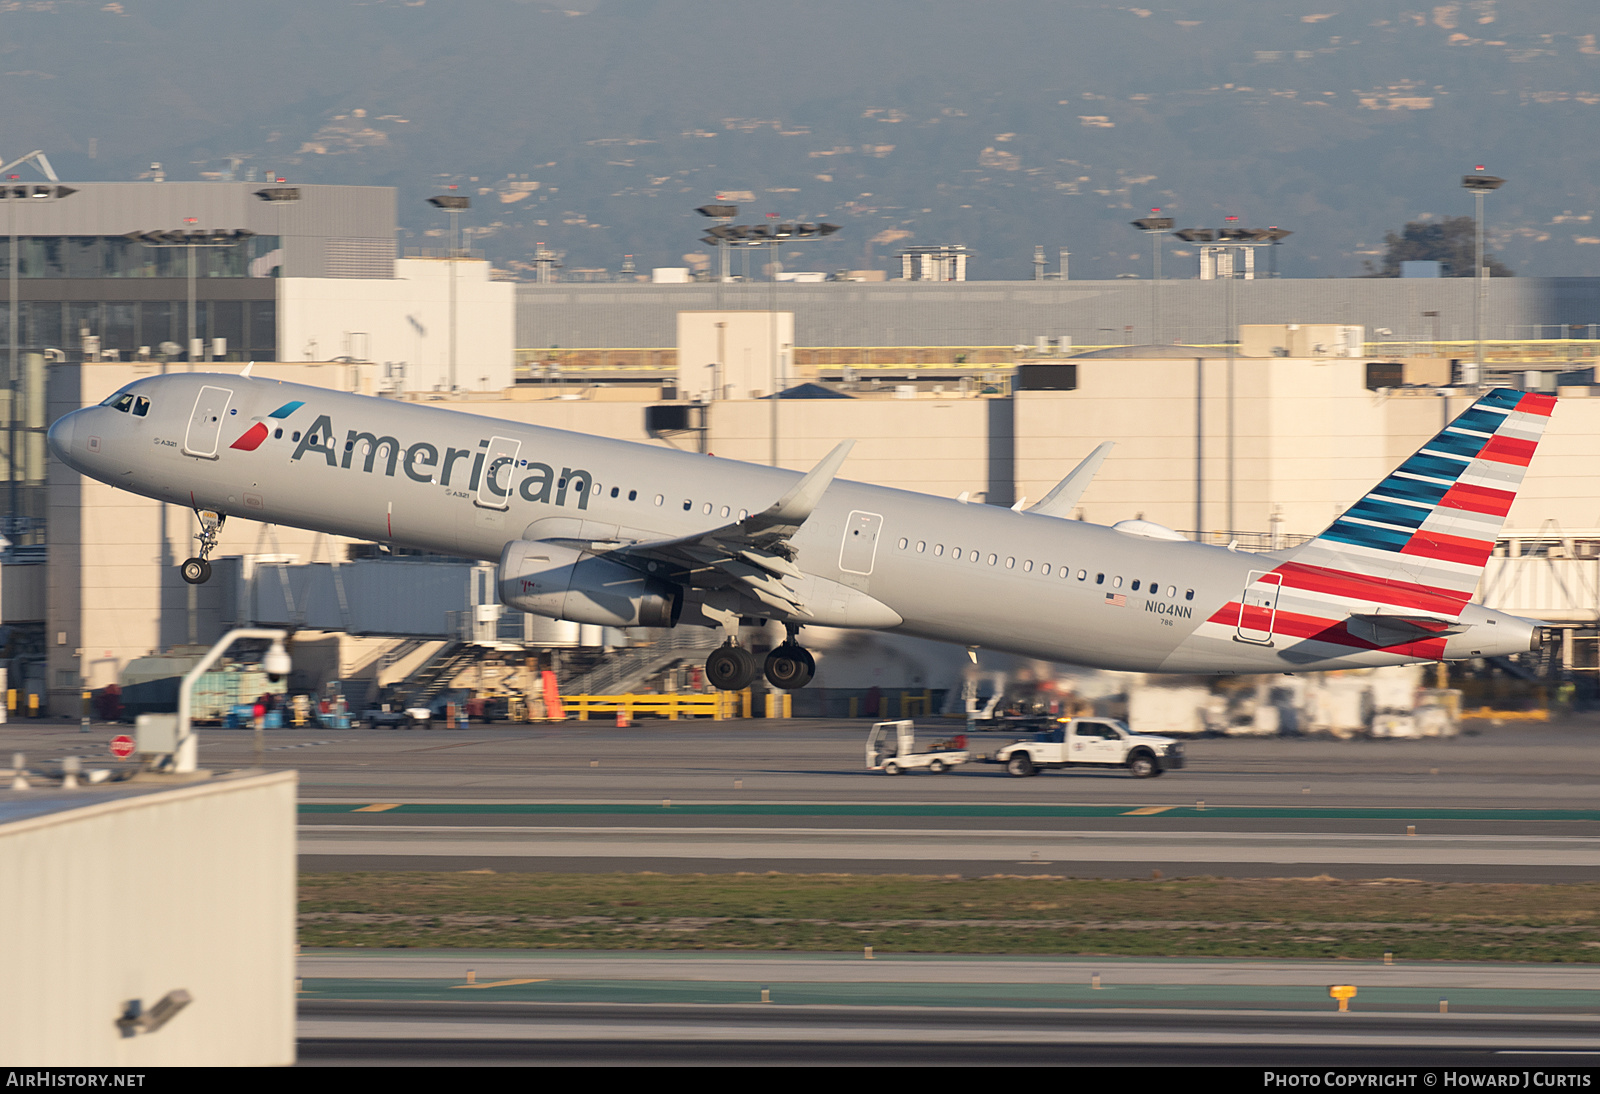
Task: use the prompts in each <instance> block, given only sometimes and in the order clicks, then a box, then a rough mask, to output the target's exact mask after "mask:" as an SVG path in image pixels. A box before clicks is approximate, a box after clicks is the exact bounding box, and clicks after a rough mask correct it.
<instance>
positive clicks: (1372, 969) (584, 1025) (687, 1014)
mask: <svg viewBox="0 0 1600 1094" xmlns="http://www.w3.org/2000/svg"><path fill="white" fill-rule="evenodd" d="M469 970H471V971H470V973H469ZM300 972H301V974H302V976H303V977H304V978H305V979H304V980H303V981H302V984H303V985H304V987H303V994H302V996H301V1018H300V1026H299V1036H300V1051H301V1059H302V1062H304V1063H308V1064H360V1063H373V1062H385V1061H387V1062H391V1063H392V1062H395V1061H401V1060H403V1061H407V1062H414V1063H433V1064H445V1063H448V1064H455V1065H460V1064H473V1063H509V1062H547V1063H548V1062H563V1063H575V1064H617V1063H628V1064H663V1065H666V1064H678V1063H698V1064H704V1063H707V1062H715V1063H722V1064H730V1063H738V1064H752V1063H773V1062H792V1063H880V1064H881V1063H902V1064H903V1063H947V1064H963V1065H972V1064H984V1065H1004V1064H1024V1063H1027V1064H1036V1063H1093V1064H1110V1065H1129V1064H1135V1065H1143V1066H1148V1065H1206V1064H1231V1065H1236V1066H1274V1067H1289V1066H1329V1067H1357V1066H1359V1067H1367V1068H1372V1067H1439V1066H1460V1067H1467V1066H1472V1067H1508V1066H1520V1067H1527V1066H1529V1065H1530V1063H1532V1064H1533V1065H1534V1066H1538V1067H1544V1068H1553V1067H1570V1066H1592V1065H1593V1064H1594V1063H1595V1061H1596V1058H1597V1052H1600V1042H1597V1041H1596V1038H1595V1030H1596V1025H1597V1022H1600V1019H1597V1015H1600V983H1597V982H1596V980H1595V977H1594V975H1593V974H1592V973H1591V972H1590V971H1589V970H1587V969H1583V968H1577V967H1572V966H1525V965H1524V966H1484V965H1464V964H1463V965H1414V966H1384V965H1379V964H1371V963H1363V962H1350V963H1337V964H1336V963H1332V962H1229V961H1139V960H1130V959H1105V960H1098V961H1096V960H1084V959H1072V960H1064V959H1052V958H1017V959H992V958H918V957H898V958H890V959H879V960H877V961H872V962H868V961H864V960H862V959H861V958H860V957H859V956H857V957H844V956H837V955H726V956H723V955H718V956H707V955H699V954H681V953H675V954H581V955H573V954H539V955H520V954H518V955H511V954H504V953H440V952H435V953H407V954H403V955H395V954H383V953H361V952H355V953H352V952H341V953H334V952H327V951H323V952H316V953H310V954H305V955H302V957H301V959H300ZM1330 982H1339V983H1349V984H1352V985H1355V986H1356V987H1357V995H1356V998H1355V1000H1354V1001H1353V1002H1352V1007H1353V1009H1352V1010H1351V1011H1349V1012H1346V1013H1339V1012H1338V1011H1337V1009H1336V1008H1335V1006H1334V1004H1333V1002H1332V1001H1331V1000H1330V999H1329V998H1328V988H1327V985H1328V984H1329V983H1330ZM1440 1000H1445V1001H1446V1002H1447V1003H1448V1009H1447V1010H1446V1011H1445V1012H1444V1013H1441V1012H1440V1011H1441V1003H1440Z"/></svg>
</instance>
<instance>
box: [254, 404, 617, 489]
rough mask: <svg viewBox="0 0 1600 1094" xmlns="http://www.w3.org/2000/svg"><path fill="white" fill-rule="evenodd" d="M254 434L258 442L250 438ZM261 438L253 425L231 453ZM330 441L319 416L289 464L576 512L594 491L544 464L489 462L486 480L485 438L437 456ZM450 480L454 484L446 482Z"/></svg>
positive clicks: (283, 412) (506, 459)
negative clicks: (318, 464) (319, 461)
mask: <svg viewBox="0 0 1600 1094" xmlns="http://www.w3.org/2000/svg"><path fill="white" fill-rule="evenodd" d="M303 405H304V404H303V403H286V404H285V405H284V406H281V407H279V408H278V409H277V410H275V411H273V412H272V414H271V415H270V417H273V418H277V417H288V415H290V414H292V413H294V411H295V410H297V409H298V408H299V407H301V406H303ZM258 428H259V429H260V434H259V436H257V435H256V431H257V429H258ZM267 432H268V431H267V427H266V425H265V423H263V422H257V423H256V424H255V425H254V426H252V427H251V428H250V429H249V430H248V431H247V432H246V433H245V435H244V436H243V437H240V438H239V440H238V441H235V442H234V444H233V446H232V447H234V448H244V450H245V451H247V452H248V451H254V450H255V448H256V447H257V446H258V445H260V444H261V442H262V441H263V440H265V439H266V437H267ZM335 436H336V434H335V431H334V427H333V420H332V419H331V418H330V417H329V416H328V415H326V414H319V415H318V416H317V419H316V421H314V422H312V423H311V427H310V428H309V429H307V430H306V431H305V432H304V433H303V434H302V435H301V438H300V441H299V443H298V444H297V445H296V446H295V450H294V455H292V456H290V457H289V461H290V462H291V463H294V462H297V461H299V460H301V459H304V458H312V459H314V458H316V457H317V456H321V457H322V458H323V460H325V461H326V462H327V465H328V466H329V467H334V468H338V469H339V470H341V471H352V470H356V469H358V468H359V470H360V471H361V472H362V473H364V474H368V475H371V474H376V473H378V472H379V470H380V464H381V471H382V474H383V475H384V476H385V477H387V478H391V479H392V478H394V477H395V472H396V471H397V470H398V471H400V472H402V473H403V474H404V475H405V477H406V478H408V479H410V480H411V481H412V482H421V483H437V484H438V485H440V486H454V487H455V488H456V489H457V490H466V491H475V490H477V489H479V487H480V485H481V486H482V487H483V488H484V489H486V490H488V492H489V493H491V494H493V495H494V496H496V497H500V498H508V497H510V496H511V494H512V493H513V492H514V493H515V494H516V495H517V496H519V497H521V498H522V500H523V501H529V502H543V503H545V504H547V505H566V504H567V503H568V500H569V499H570V500H571V501H573V502H576V503H577V507H578V508H579V509H587V508H589V495H590V494H591V493H592V492H593V490H594V476H593V475H592V474H590V473H589V472H588V471H585V470H583V469H582V468H573V467H563V468H562V469H561V470H560V472H559V473H558V472H557V471H556V469H555V468H554V467H553V466H552V465H550V464H547V463H541V462H540V461H538V460H516V459H513V458H512V457H510V456H506V455H502V456H498V457H497V458H496V459H495V460H494V462H493V463H492V464H491V465H490V467H489V468H488V471H487V476H486V475H485V469H484V461H485V459H486V458H487V456H488V450H489V441H488V439H487V438H485V439H483V440H480V441H479V442H478V443H477V447H476V448H451V447H448V446H446V447H445V449H444V451H443V452H440V450H439V447H438V446H437V445H434V444H431V443H429V442H428V441H417V442H415V443H413V444H409V445H402V444H401V443H400V441H399V440H397V439H396V438H394V437H388V436H379V435H377V434H374V433H363V432H361V431H359V430H355V429H351V430H348V431H347V432H346V433H345V438H344V443H343V445H342V446H340V445H339V442H337V441H336V440H335V439H334V438H335ZM252 437H254V438H255V439H254V440H253V441H252V442H251V443H250V444H249V445H248V446H246V445H245V441H246V440H248V439H250V438H252ZM341 447H342V449H343V451H342V452H341V451H340V448H341ZM358 460H359V463H358ZM463 462H466V464H467V468H468V470H467V471H466V476H465V477H466V478H467V482H466V483H465V484H463V483H461V482H460V479H461V477H462V473H461V470H460V468H458V465H459V464H462V463H463ZM508 465H509V466H508ZM452 479H454V480H456V481H454V482H452V481H451V480H452ZM519 480H520V481H519Z"/></svg>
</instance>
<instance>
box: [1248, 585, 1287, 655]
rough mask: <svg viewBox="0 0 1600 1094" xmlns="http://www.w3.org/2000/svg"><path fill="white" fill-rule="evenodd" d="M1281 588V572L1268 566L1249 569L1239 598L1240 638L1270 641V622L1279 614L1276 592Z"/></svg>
mask: <svg viewBox="0 0 1600 1094" xmlns="http://www.w3.org/2000/svg"><path fill="white" fill-rule="evenodd" d="M1282 591H1283V576H1282V575H1281V574H1275V573H1272V572H1270V571H1267V570H1251V571H1250V580H1249V581H1248V582H1247V583H1246V584H1245V587H1244V595H1243V596H1241V597H1240V598H1239V627H1238V632H1237V633H1238V637H1239V640H1240V641H1241V642H1256V643H1260V644H1261V645H1269V644H1271V642H1272V626H1273V624H1274V623H1275V622H1277V618H1278V594H1279V593H1280V592H1282Z"/></svg>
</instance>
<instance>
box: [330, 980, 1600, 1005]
mask: <svg viewBox="0 0 1600 1094" xmlns="http://www.w3.org/2000/svg"><path fill="white" fill-rule="evenodd" d="M463 986H465V985H464V984H463V982H462V981H460V980H437V979H402V978H394V979H356V978H348V979H347V978H338V979H334V978H322V977H318V978H308V979H306V980H304V981H303V982H302V985H301V997H302V998H306V997H311V998H317V999H395V1000H405V999H408V1000H439V1001H443V1000H450V1001H457V1002H459V1001H462V1000H463V999H464V998H465V996H464V993H463V992H462V991H460V990H459V989H460V988H462V987H463ZM474 986H475V987H479V988H484V989H486V990H483V991H479V992H474V993H473V994H472V995H471V996H470V998H471V1001H472V1002H485V1001H489V1000H498V1001H503V1002H513V1001H514V1002H529V1003H533V1002H537V1003H699V1004H717V1003H757V1002H760V1001H761V991H762V989H763V988H766V989H768V990H769V991H770V993H771V994H770V1000H771V1002H773V1003H778V1004H789V1005H811V1006H829V1005H831V1006H876V1007H883V1006H918V1007H1129V1006H1158V1007H1173V1006H1178V1007H1207V1006H1210V1007H1217V1006H1222V1007H1228V1008H1234V1009H1237V1008H1245V1009H1250V1008H1263V1009H1287V1010H1330V1011H1331V1010H1334V1009H1337V1007H1336V1004H1335V1003H1333V1001H1332V1000H1330V999H1329V998H1328V989H1327V987H1325V986H1322V985H1315V986H1313V985H1281V986H1279V985H1252V984H1129V985H1120V986H1119V985H1116V984H1104V983H1103V984H1102V986H1101V987H1100V988H1094V987H1092V986H1091V985H1089V984H1003V983H1002V984H994V983H989V984H967V983H933V984H928V983H860V982H857V983H843V984H840V983H816V982H804V981H802V982H794V981H789V982H783V981H760V982H758V981H737V980H622V979H618V980H610V979H604V980H602V979H572V980H565V979H550V980H539V981H529V980H507V981H504V982H503V983H501V984H490V985H483V984H479V985H474ZM1441 998H1448V999H1449V1001H1450V1006H1451V1009H1452V1010H1455V1011H1458V1012H1459V1011H1461V1010H1467V1009H1472V1010H1480V1009H1492V1010H1537V1011H1544V1012H1549V1011H1577V1012H1580V1013H1596V1012H1600V991H1591V990H1585V989H1560V988H1459V987H1453V988H1445V989H1441V988H1425V987H1423V988H1414V987H1406V988H1379V987H1364V988H1361V989H1360V991H1359V993H1358V995H1357V996H1356V998H1355V999H1354V1000H1353V1001H1352V1002H1351V1009H1353V1010H1358V1011H1359V1010H1361V1009H1363V1008H1364V1009H1369V1010H1387V1009H1394V1008H1420V1009H1427V1010H1434V1009H1436V1008H1437V1007H1438V1005H1439V1000H1440V999H1441Z"/></svg>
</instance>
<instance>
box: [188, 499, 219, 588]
mask: <svg viewBox="0 0 1600 1094" xmlns="http://www.w3.org/2000/svg"><path fill="white" fill-rule="evenodd" d="M195 516H197V517H199V518H200V533H199V534H198V535H197V536H195V537H194V538H195V539H197V540H199V541H200V554H199V555H198V556H197V557H195V558H186V559H184V560H183V565H181V566H179V567H178V572H179V573H180V574H182V575H183V580H185V581H187V582H188V583H189V584H191V585H204V584H205V583H206V582H207V581H210V580H211V563H210V562H209V561H208V560H209V559H210V557H211V552H212V551H214V550H216V547H217V541H218V540H219V539H221V538H222V526H223V525H224V524H226V523H227V522H228V516H227V514H226V513H213V512H211V511H209V510H206V511H200V510H196V511H195Z"/></svg>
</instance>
